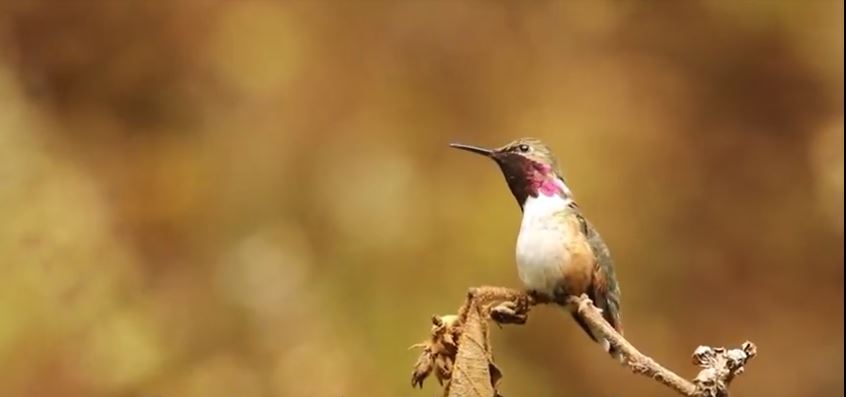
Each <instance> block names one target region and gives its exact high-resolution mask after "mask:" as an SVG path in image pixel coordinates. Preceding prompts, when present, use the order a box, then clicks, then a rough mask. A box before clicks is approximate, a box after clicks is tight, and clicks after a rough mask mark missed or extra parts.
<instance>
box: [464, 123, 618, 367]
mask: <svg viewBox="0 0 846 397" xmlns="http://www.w3.org/2000/svg"><path fill="white" fill-rule="evenodd" d="M450 146H451V147H453V148H456V149H461V150H466V151H468V152H471V153H476V154H480V155H482V156H485V157H488V158H490V159H492V160H493V161H495V162H496V163H497V164H498V165H499V168H500V170H502V174H503V175H504V176H505V181H506V182H507V183H508V187H509V188H510V190H511V194H512V195H514V198H515V199H517V203H518V204H519V205H520V210H521V211H522V213H523V219H522V221H521V223H520V232H519V234H518V236H517V249H516V262H517V273H518V275H519V277H520V280H521V281H522V282H523V285H524V286H525V287H526V288H527V289H528V291H529V292H530V293H532V294H539V295H540V296H544V297H546V298H547V299H549V300H551V301H553V302H555V303H557V304H559V305H562V306H567V305H566V302H567V299H568V298H569V297H571V296H580V295H582V294H586V295H587V296H588V297H589V298H590V299H591V300H592V301H593V303H594V304H595V305H596V306H597V307H598V308H599V309H601V310H602V316H603V318H604V319H605V321H607V322H608V324H610V325H611V326H612V327H614V329H615V330H617V332H619V333H620V334H622V333H623V324H622V320H621V317H620V286H619V285H618V283H617V278H616V276H615V275H614V263H613V261H612V260H611V253H610V251H609V250H608V247H607V246H606V245H605V242H604V241H603V240H602V237H600V235H599V233H598V232H597V231H596V229H595V228H594V227H593V225H592V224H591V223H590V222H588V220H587V219H586V218H585V216H584V215H583V214H582V211H581V210H580V208H579V206H578V204H576V201H575V199H574V198H573V193H572V191H571V190H570V188H569V186H567V183H566V181H565V179H564V177H563V176H562V174H561V171H560V169H559V168H558V162H557V161H556V159H555V156H554V155H553V154H552V151H550V149H549V147H547V146H546V145H545V144H543V143H542V142H541V141H540V140H538V139H535V138H520V139H518V140H516V141H514V142H511V143H509V144H507V145H505V146H502V147H500V148H496V149H484V148H480V147H476V146H471V145H464V144H458V143H453V144H450ZM570 313H571V315H572V316H573V319H575V320H576V322H577V323H578V324H579V326H580V327H581V328H582V329H584V330H585V332H587V334H588V336H590V338H591V339H593V340H594V341H596V342H598V343H600V344H601V345H602V347H603V348H604V349H605V351H607V352H608V353H610V354H611V356H613V357H615V358H617V359H620V355H619V352H618V351H616V350H615V349H613V348H612V346H611V344H610V343H609V342H608V341H607V340H605V339H604V338H602V337H601V336H599V335H595V334H594V333H593V331H592V330H591V328H590V327H589V326H588V324H587V323H585V321H584V320H583V319H582V318H581V317H580V316H579V315H578V314H577V313H576V312H575V311H571V312H570Z"/></svg>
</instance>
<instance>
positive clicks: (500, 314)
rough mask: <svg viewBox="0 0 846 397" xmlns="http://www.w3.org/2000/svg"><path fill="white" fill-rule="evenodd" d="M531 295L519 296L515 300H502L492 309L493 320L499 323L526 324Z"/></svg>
mask: <svg viewBox="0 0 846 397" xmlns="http://www.w3.org/2000/svg"><path fill="white" fill-rule="evenodd" d="M530 299H531V298H529V297H519V298H517V299H515V300H513V301H505V302H502V303H500V304H498V305H496V306H494V307H492V308H491V310H490V316H491V320H493V321H494V322H496V323H497V324H498V325H503V324H525V323H526V320H527V319H528V318H529V308H530V306H531V302H530V301H529V300H530Z"/></svg>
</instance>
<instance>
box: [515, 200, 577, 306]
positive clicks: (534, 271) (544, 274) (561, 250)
mask: <svg viewBox="0 0 846 397" xmlns="http://www.w3.org/2000/svg"><path fill="white" fill-rule="evenodd" d="M570 202H571V200H570V199H569V198H563V197H560V196H557V195H555V196H545V195H543V194H541V195H538V197H529V198H528V199H527V200H526V203H525V204H524V205H523V221H522V223H521V225H520V235H519V236H518V237H517V272H518V274H519V276H520V280H521V281H523V284H524V285H525V286H526V288H529V289H533V290H537V291H540V292H545V293H550V294H551V293H552V292H554V289H555V286H556V284H557V283H558V282H559V281H560V280H561V279H562V277H563V275H562V273H561V266H562V264H564V263H566V262H568V261H569V260H570V253H569V252H568V250H567V249H566V245H565V242H566V241H568V239H569V238H570V236H569V233H570V231H569V230H568V228H566V227H565V225H562V224H561V223H560V220H557V219H556V218H555V217H554V216H553V214H555V213H556V212H559V211H561V210H564V209H566V207H567V205H569V204H570Z"/></svg>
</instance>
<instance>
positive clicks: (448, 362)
mask: <svg viewBox="0 0 846 397" xmlns="http://www.w3.org/2000/svg"><path fill="white" fill-rule="evenodd" d="M540 303H549V301H548V300H546V299H544V298H543V297H539V296H535V295H531V294H528V293H526V292H523V291H519V290H513V289H508V288H502V287H479V288H473V289H471V290H470V292H469V293H468V295H467V299H466V300H465V302H464V304H463V305H462V306H461V308H460V309H459V311H458V315H457V316H443V317H437V316H435V317H434V318H433V322H434V323H435V326H434V327H433V330H432V337H431V339H430V340H429V341H427V342H424V343H422V344H418V345H415V346H416V347H423V349H424V350H423V353H421V356H420V359H418V363H417V365H416V366H415V371H414V373H413V374H412V385H414V386H422V384H423V380H424V379H425V378H426V377H427V376H428V375H429V374H430V373H431V372H432V371H433V370H434V372H435V374H436V378H437V379H438V380H439V381H442V380H447V386H446V388H445V390H444V395H445V396H447V397H465V396H472V397H492V396H497V392H496V385H497V382H498V381H499V379H500V378H501V377H502V374H501V372H500V371H499V369H498V368H497V366H496V365H495V364H494V362H493V356H492V353H491V348H490V344H489V343H488V327H487V320H488V319H493V320H494V321H495V322H497V323H499V324H523V323H525V321H526V318H527V316H528V313H529V311H530V309H531V307H532V306H534V305H536V304H540ZM567 303H568V304H569V305H571V306H572V309H573V310H574V311H575V312H576V313H577V314H578V315H579V316H581V317H582V318H583V319H584V320H585V322H586V323H587V324H588V325H589V326H590V327H591V328H593V330H594V331H595V332H596V333H597V334H598V335H601V336H602V337H604V338H605V339H607V340H608V341H609V343H611V345H612V346H614V347H616V348H617V350H618V351H620V354H621V356H622V358H623V363H624V364H625V365H626V366H628V367H629V368H630V369H631V370H632V371H633V372H635V373H637V374H641V375H645V376H648V377H650V378H652V379H655V380H656V381H658V382H661V383H662V384H664V385H666V386H668V387H670V388H672V389H673V390H675V391H676V392H678V393H679V394H681V395H684V396H689V397H727V396H728V386H729V384H730V383H731V381H732V380H733V379H734V377H735V376H736V375H739V374H740V373H742V372H743V369H744V365H745V364H746V362H747V361H748V360H749V359H751V358H752V357H754V356H755V354H756V348H755V345H754V344H752V343H751V342H745V343H744V344H743V346H742V348H741V349H731V350H726V349H725V348H712V347H707V346H700V347H699V348H697V349H696V351H695V352H694V355H693V361H694V364H696V365H698V366H700V367H702V368H703V369H702V370H701V371H700V372H699V374H698V375H697V376H696V378H695V379H694V380H693V381H692V382H691V381H688V380H686V379H684V378H682V377H681V376H679V375H676V374H675V373H674V372H672V371H670V370H668V369H666V368H664V367H663V366H661V365H660V364H658V363H657V362H656V361H655V360H653V359H652V358H650V357H648V356H646V355H644V354H643V353H641V352H640V351H639V350H637V349H636V348H635V347H634V346H633V345H632V344H631V343H629V342H628V341H627V340H626V339H625V338H623V336H622V335H620V334H619V333H617V331H616V330H614V328H613V327H611V326H610V325H609V324H608V323H607V322H605V320H604V319H603V318H602V312H601V310H600V309H598V308H597V307H596V306H594V305H593V302H591V300H590V299H589V298H588V297H587V296H584V295H583V296H580V297H571V298H570V299H569V300H568V302H567Z"/></svg>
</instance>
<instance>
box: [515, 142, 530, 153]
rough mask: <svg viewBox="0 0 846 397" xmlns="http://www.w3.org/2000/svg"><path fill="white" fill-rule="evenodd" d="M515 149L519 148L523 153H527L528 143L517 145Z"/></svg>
mask: <svg viewBox="0 0 846 397" xmlns="http://www.w3.org/2000/svg"><path fill="white" fill-rule="evenodd" d="M517 150H519V151H521V152H523V153H527V152H528V151H529V145H526V144H522V145H520V146H517Z"/></svg>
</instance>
